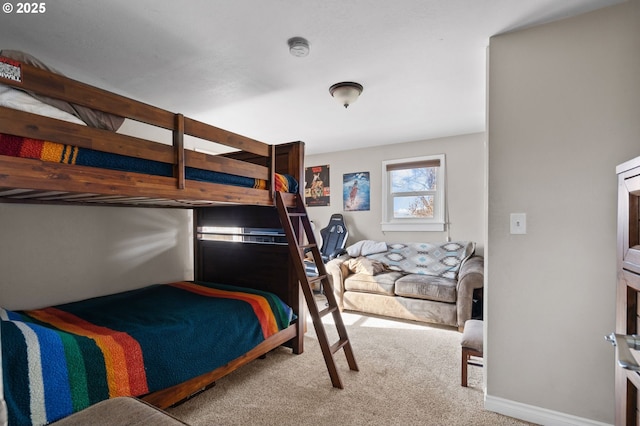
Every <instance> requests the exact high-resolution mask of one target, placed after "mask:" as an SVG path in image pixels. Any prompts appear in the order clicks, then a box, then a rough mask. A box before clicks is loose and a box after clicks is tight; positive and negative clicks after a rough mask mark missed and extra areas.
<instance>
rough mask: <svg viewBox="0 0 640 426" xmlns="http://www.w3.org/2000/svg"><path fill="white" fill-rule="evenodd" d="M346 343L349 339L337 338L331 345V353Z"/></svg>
mask: <svg viewBox="0 0 640 426" xmlns="http://www.w3.org/2000/svg"><path fill="white" fill-rule="evenodd" d="M347 343H349V339H340V340H338V341H337V342H336V343H334V344H333V345H331V353H332V354H335V353H336V352H338V351H339V350H340V349H342V348H344V347H345V345H346V344H347Z"/></svg>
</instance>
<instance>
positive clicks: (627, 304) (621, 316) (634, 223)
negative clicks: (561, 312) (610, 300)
mask: <svg viewBox="0 0 640 426" xmlns="http://www.w3.org/2000/svg"><path fill="white" fill-rule="evenodd" d="M616 172H617V173H618V253H617V259H618V274H617V275H618V278H617V290H616V293H617V296H616V298H617V299H616V333H618V334H622V335H637V334H638V331H639V330H640V300H639V299H640V223H639V220H640V210H639V209H640V158H636V159H634V160H631V161H628V162H626V163H623V164H621V165H619V166H618V167H617V169H616ZM615 368H616V425H639V424H640V416H639V414H638V408H639V406H640V405H639V403H638V399H639V395H640V394H639V393H638V389H639V388H640V375H639V373H638V371H634V370H629V369H624V368H622V367H621V366H620V365H619V364H616V367H615Z"/></svg>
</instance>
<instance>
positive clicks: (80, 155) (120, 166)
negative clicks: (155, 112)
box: [0, 133, 298, 193]
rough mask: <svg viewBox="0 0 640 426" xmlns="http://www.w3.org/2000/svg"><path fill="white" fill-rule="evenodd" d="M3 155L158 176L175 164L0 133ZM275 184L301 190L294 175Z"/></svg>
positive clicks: (227, 179) (258, 184) (242, 180)
mask: <svg viewBox="0 0 640 426" xmlns="http://www.w3.org/2000/svg"><path fill="white" fill-rule="evenodd" d="M0 155H9V156H12V157H22V158H33V159H37V160H42V161H50V162H55V163H64V164H77V165H80V166H90V167H99V168H103V169H110V170H120V171H125V172H136V173H145V174H149V175H156V176H169V177H170V176H173V165H172V164H168V163H163V162H160V161H152V160H147V159H144V158H136V157H129V156H126V155H120V154H113V153H109V152H104V151H97V150H94V149H90V148H79V147H76V146H73V145H66V144H61V143H56V142H47V141H42V140H38V139H29V138H23V137H19V136H13V135H7V134H3V133H0ZM185 177H186V179H191V180H197V181H202V182H211V183H220V184H223V185H234V186H242V187H245V188H258V189H267V182H266V181H265V180H262V179H254V178H249V177H245V176H238V175H232V174H229V173H222V172H214V171H211V170H203V169H196V168H193V167H186V168H185ZM274 184H275V190H276V191H282V192H290V193H296V192H298V183H297V181H296V180H295V178H294V177H293V176H290V175H284V174H276V179H275V183H274Z"/></svg>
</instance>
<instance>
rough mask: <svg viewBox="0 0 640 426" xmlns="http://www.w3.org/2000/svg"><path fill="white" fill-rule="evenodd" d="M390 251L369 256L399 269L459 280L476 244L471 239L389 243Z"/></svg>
mask: <svg viewBox="0 0 640 426" xmlns="http://www.w3.org/2000/svg"><path fill="white" fill-rule="evenodd" d="M387 247H388V250H387V251H385V252H383V253H376V254H372V255H369V256H367V257H368V258H370V259H374V260H378V261H380V262H383V263H386V264H387V265H389V267H390V268H391V269H393V270H396V271H402V272H406V273H409V274H425V275H432V276H438V277H445V278H452V279H455V278H456V277H457V276H458V271H459V270H460V265H462V263H463V262H464V261H465V260H466V259H467V258H469V257H470V256H471V255H472V254H473V252H474V250H475V244H474V243H472V242H470V241H451V242H446V243H440V244H433V243H406V244H403V243H394V244H387Z"/></svg>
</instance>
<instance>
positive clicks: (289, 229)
mask: <svg viewBox="0 0 640 426" xmlns="http://www.w3.org/2000/svg"><path fill="white" fill-rule="evenodd" d="M275 195H276V197H275V199H276V206H277V208H278V214H279V215H280V221H281V222H282V226H283V228H284V231H285V234H286V235H287V242H288V243H289V251H290V254H291V259H292V261H293V263H294V267H295V269H296V274H297V276H298V280H299V281H300V285H301V286H302V292H303V293H304V297H305V299H306V301H307V306H308V308H309V314H310V315H311V319H312V320H313V326H314V328H315V331H316V335H317V336H318V342H319V344H320V349H321V350H322V355H323V356H324V361H325V364H327V370H329V377H331V383H332V384H333V387H336V388H340V389H342V388H343V386H342V380H341V379H340V374H339V373H338V369H337V367H336V361H335V358H334V356H333V355H334V354H335V353H336V352H338V351H339V350H340V349H342V350H344V354H345V356H346V358H347V364H348V365H349V369H350V370H353V371H358V365H357V363H356V359H355V357H354V356H353V350H352V348H351V342H350V341H349V337H348V336H347V330H346V328H345V326H344V321H342V315H341V314H340V309H339V308H338V303H337V302H336V297H335V295H334V293H333V286H332V284H331V282H330V281H329V278H328V275H327V270H326V268H325V266H324V263H323V262H322V256H321V254H320V249H319V248H318V245H317V244H316V241H315V236H314V235H313V230H312V228H311V222H310V221H309V216H307V211H306V209H305V206H304V202H302V201H298V202H297V203H296V206H295V207H293V208H291V209H289V208H288V207H287V206H286V205H285V202H284V199H283V198H282V194H281V193H280V192H276V194H275ZM292 220H294V221H295V226H294V222H292ZM303 232H304V236H305V237H306V241H307V243H306V244H302V241H303V238H302V233H303ZM307 250H309V252H310V253H311V254H312V256H313V261H314V262H315V264H316V267H317V269H318V276H317V277H309V276H308V275H307V273H306V270H305V267H304V256H305V251H307ZM314 283H319V284H320V285H321V286H322V287H321V288H322V289H323V290H324V294H325V296H326V298H327V307H326V308H324V309H322V310H319V309H318V305H317V303H316V300H315V297H314V295H313V289H312V284H314ZM329 314H331V315H333V322H334V324H335V326H336V330H337V332H338V341H337V342H336V343H334V344H333V345H331V344H329V338H328V336H327V330H326V329H325V327H324V324H323V322H322V318H323V317H325V316H327V315H329Z"/></svg>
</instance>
